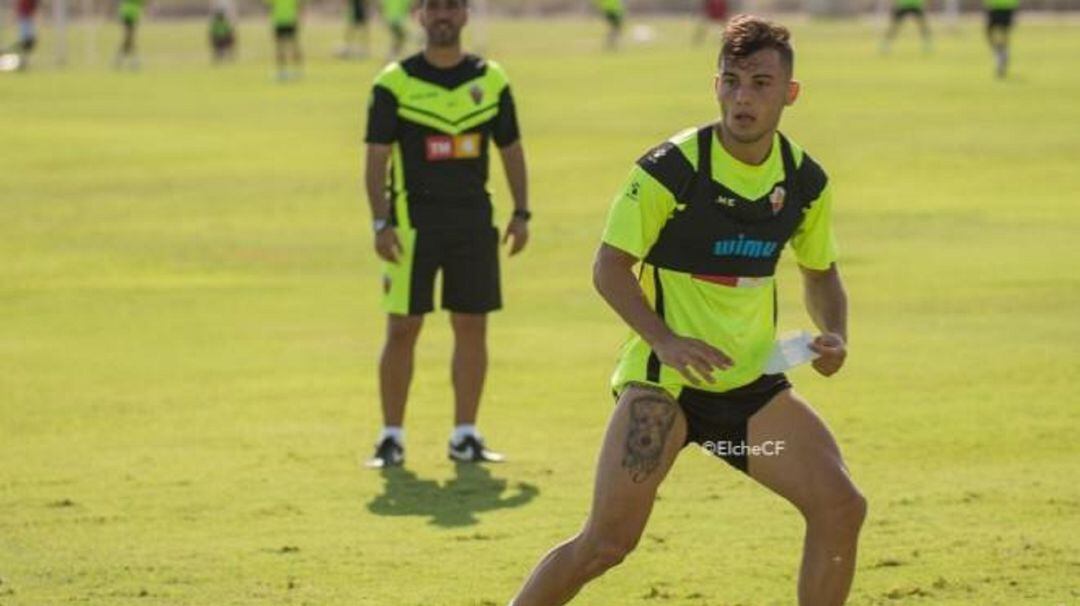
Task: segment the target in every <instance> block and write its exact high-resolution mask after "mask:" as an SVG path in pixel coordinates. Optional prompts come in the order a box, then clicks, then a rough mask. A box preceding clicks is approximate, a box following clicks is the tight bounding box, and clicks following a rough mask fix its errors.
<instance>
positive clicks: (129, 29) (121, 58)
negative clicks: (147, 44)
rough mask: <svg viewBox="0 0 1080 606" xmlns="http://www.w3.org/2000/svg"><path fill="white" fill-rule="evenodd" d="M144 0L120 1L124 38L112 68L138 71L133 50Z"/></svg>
mask: <svg viewBox="0 0 1080 606" xmlns="http://www.w3.org/2000/svg"><path fill="white" fill-rule="evenodd" d="M143 2H144V0H120V23H121V25H123V26H124V37H123V40H122V41H121V42H120V50H119V51H117V53H116V58H115V59H113V67H115V68H116V69H122V68H124V67H127V68H129V69H132V70H137V69H139V56H138V54H137V52H136V49H135V34H136V31H137V30H138V27H139V20H140V19H142V13H143Z"/></svg>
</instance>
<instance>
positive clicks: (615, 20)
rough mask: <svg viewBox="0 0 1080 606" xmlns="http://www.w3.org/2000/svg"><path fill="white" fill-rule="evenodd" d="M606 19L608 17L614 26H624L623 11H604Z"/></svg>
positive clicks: (608, 20)
mask: <svg viewBox="0 0 1080 606" xmlns="http://www.w3.org/2000/svg"><path fill="white" fill-rule="evenodd" d="M604 19H607V22H608V23H610V24H611V26H612V27H622V20H623V15H622V13H619V12H615V11H604Z"/></svg>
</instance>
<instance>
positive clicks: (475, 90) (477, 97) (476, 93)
mask: <svg viewBox="0 0 1080 606" xmlns="http://www.w3.org/2000/svg"><path fill="white" fill-rule="evenodd" d="M469 96H470V97H472V100H473V103H475V104H477V105H480V102H481V101H483V100H484V89H482V88H480V85H479V84H473V85H472V88H470V89H469Z"/></svg>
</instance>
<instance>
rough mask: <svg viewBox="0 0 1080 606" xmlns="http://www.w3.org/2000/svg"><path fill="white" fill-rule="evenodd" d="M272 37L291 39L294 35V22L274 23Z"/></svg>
mask: <svg viewBox="0 0 1080 606" xmlns="http://www.w3.org/2000/svg"><path fill="white" fill-rule="evenodd" d="M274 37H275V38H277V39H278V40H292V39H293V38H295V37H296V24H295V23H275V24H274Z"/></svg>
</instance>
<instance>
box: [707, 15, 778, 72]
mask: <svg viewBox="0 0 1080 606" xmlns="http://www.w3.org/2000/svg"><path fill="white" fill-rule="evenodd" d="M767 48H774V49H776V50H777V51H778V52H779V53H780V60H781V61H782V62H783V63H784V65H785V66H786V67H787V68H788V72H793V71H794V70H795V51H794V50H792V48H791V32H789V31H788V29H787V28H786V27H784V26H783V25H779V24H777V23H773V22H772V21H769V20H768V19H763V18H761V17H758V16H755V15H737V16H735V17H734V18H732V20H731V21H729V22H728V24H727V27H725V28H724V44H723V46H721V47H720V56H719V57H718V58H717V66H720V65H722V64H723V63H724V59H734V60H739V59H744V58H746V57H749V56H750V55H752V54H754V53H756V52H758V51H759V50H764V49H767Z"/></svg>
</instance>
